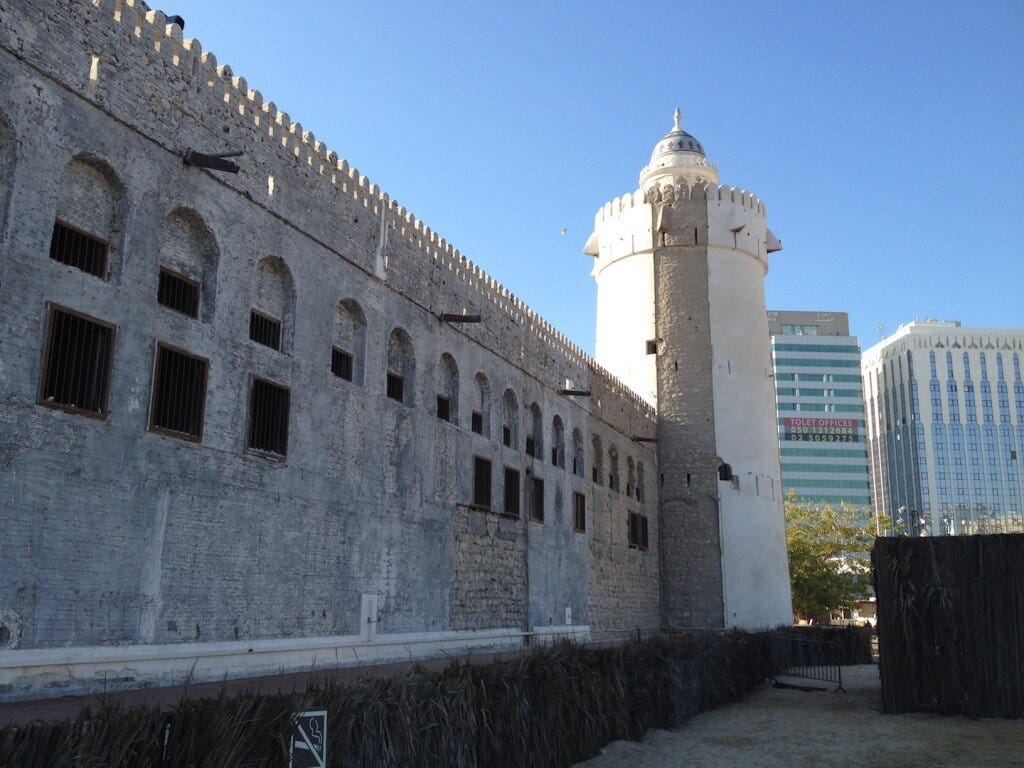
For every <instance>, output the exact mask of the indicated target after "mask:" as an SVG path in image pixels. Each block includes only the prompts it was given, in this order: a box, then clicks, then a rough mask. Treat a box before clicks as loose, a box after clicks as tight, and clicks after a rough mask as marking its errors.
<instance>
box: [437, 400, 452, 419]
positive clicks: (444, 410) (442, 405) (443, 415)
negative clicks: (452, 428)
mask: <svg viewBox="0 0 1024 768" xmlns="http://www.w3.org/2000/svg"><path fill="white" fill-rule="evenodd" d="M451 416H452V403H451V400H449V399H448V398H447V397H445V396H444V395H438V396H437V418H439V419H440V420H441V421H451Z"/></svg>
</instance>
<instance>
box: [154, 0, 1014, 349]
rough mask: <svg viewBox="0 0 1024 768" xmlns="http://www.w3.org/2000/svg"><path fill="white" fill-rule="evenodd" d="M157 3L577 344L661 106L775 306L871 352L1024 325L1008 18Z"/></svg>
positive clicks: (759, 6) (661, 5) (963, 7)
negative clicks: (923, 330) (750, 208)
mask: <svg viewBox="0 0 1024 768" xmlns="http://www.w3.org/2000/svg"><path fill="white" fill-rule="evenodd" d="M163 10H165V11H166V12H168V13H178V14H181V15H182V16H183V17H184V18H185V20H186V30H185V36H186V37H196V38H198V39H199V40H200V41H201V42H202V44H203V48H204V50H210V51H213V52H214V53H215V54H216V55H217V59H218V61H219V62H220V63H227V64H230V65H231V67H232V69H233V70H234V72H235V74H239V75H243V76H245V77H246V79H247V80H248V82H249V86H250V87H251V88H257V89H259V90H260V91H261V92H262V94H263V96H264V99H267V100H272V101H274V102H275V103H276V104H277V105H278V107H279V108H280V109H283V110H284V111H287V112H288V113H289V114H290V115H291V117H292V119H293V120H298V121H299V122H301V123H302V125H303V127H304V128H306V129H308V130H312V131H313V132H314V133H315V134H316V136H317V138H319V139H321V140H324V141H325V142H326V143H327V144H328V146H330V147H331V148H332V149H333V150H335V151H336V152H337V153H338V154H339V156H341V157H344V158H347V159H348V160H349V162H350V163H352V164H353V165H354V166H355V167H357V168H359V170H360V171H361V172H362V173H364V174H366V175H367V176H369V177H370V179H371V180H372V181H374V182H376V183H377V184H379V185H380V186H381V188H382V189H384V190H385V191H386V192H388V193H389V194H390V195H391V196H392V197H393V198H395V199H396V200H398V202H399V203H401V204H402V205H404V206H406V207H407V208H408V209H409V210H411V211H413V212H414V213H415V214H416V215H417V216H419V217H420V218H421V219H423V220H424V221H425V222H426V223H427V224H428V225H429V226H430V227H431V228H433V229H434V230H436V231H438V232H439V233H440V234H441V235H443V236H444V237H445V238H446V239H447V240H448V241H449V242H451V243H453V244H454V245H455V246H456V247H458V248H459V249H460V250H461V251H462V252H463V253H464V254H466V255H467V256H468V257H469V258H470V259H472V260H473V261H475V262H476V263H477V264H479V265H480V266H481V267H483V268H484V269H485V270H487V271H488V272H489V273H490V274H491V275H492V276H494V277H495V278H496V279H498V280H499V281H500V282H502V283H503V284H504V285H506V286H507V287H508V288H509V289H511V290H512V291H514V292H515V293H516V294H518V295H519V296H520V297H522V298H523V299H524V300H525V301H527V302H528V303H529V304H530V305H531V306H532V307H533V308H534V309H536V310H537V311H538V312H540V313H541V314H542V315H543V316H545V317H546V318H547V319H548V320H550V321H551V322H552V323H553V324H554V325H555V326H557V327H558V328H560V329H561V330H563V331H564V332H565V333H567V334H568V335H569V336H570V337H572V338H573V339H575V340H576V341H577V342H578V343H580V344H581V346H583V347H584V348H586V349H588V350H592V349H593V339H594V298H595V288H594V284H593V280H592V278H591V277H590V274H589V273H590V268H591V261H590V258H589V257H587V256H584V255H582V254H581V250H582V247H583V243H584V242H585V240H586V239H587V236H588V235H589V234H590V231H591V227H592V224H593V215H594V212H595V211H596V210H597V209H598V208H599V207H600V206H601V205H603V204H604V203H605V202H606V201H607V200H611V199H612V198H614V197H616V196H617V195H620V194H623V193H625V192H629V191H632V190H633V189H635V188H636V185H637V175H638V173H639V171H640V168H641V167H642V166H643V165H644V164H645V163H646V162H647V159H648V158H649V156H650V152H651V149H652V148H653V146H654V144H655V143H656V142H657V140H658V139H659V138H660V137H661V136H662V134H664V133H665V132H666V131H667V130H668V129H669V128H670V127H671V124H672V110H673V109H674V108H675V107H676V106H677V105H678V106H680V107H681V108H682V110H683V116H684V127H685V128H686V129H687V130H688V131H690V132H691V133H693V134H694V135H695V136H696V137H697V138H698V139H700V140H701V142H702V143H703V145H704V148H705V150H706V151H707V152H708V155H709V157H710V158H711V159H712V160H713V161H715V162H716V163H717V164H718V167H719V171H720V174H721V177H722V182H723V183H727V184H732V185H734V186H738V187H743V188H746V189H749V190H752V191H754V192H755V193H757V194H758V195H760V196H761V198H762V199H763V200H764V201H765V203H766V205H767V207H768V217H769V224H770V226H771V227H772V229H773V230H774V231H775V233H776V234H777V235H778V236H779V237H780V238H781V239H782V241H783V244H784V246H785V249H784V250H783V251H782V252H781V253H778V254H775V255H774V257H773V261H772V268H771V272H770V273H769V275H768V278H767V294H768V305H769V307H770V308H774V309H828V310H840V311H847V312H849V313H850V319H851V325H852V328H853V332H854V333H855V334H857V335H859V336H860V337H861V341H862V343H863V344H864V346H865V347H867V346H869V345H870V344H872V343H874V341H876V340H877V338H878V332H877V331H876V330H875V329H876V326H878V325H879V324H882V325H884V326H885V327H886V329H887V330H888V331H889V332H892V331H894V330H895V329H896V327H897V326H898V325H899V324H900V323H903V322H907V321H909V320H912V319H914V318H915V317H924V316H933V317H940V318H954V319H960V320H963V321H964V324H965V325H975V326H999V327H1024V301H1022V298H1021V293H1022V283H1024V259H1022V256H1024V226H1022V225H1024V221H1022V219H1024V216H1022V210H1024V153H1022V150H1021V145H1022V141H1024V54H1022V50H1024V6H1022V4H1021V3H1020V2H1008V3H996V2H974V3H970V4H966V3H946V2H920V3H911V2H907V3H892V2H883V3H872V2H860V3H842V4H840V3H820V2H807V3H799V2H786V3H782V2H779V3H774V2H735V3H730V2H715V3H711V2H704V3H693V2H644V3H641V2H636V3H630V2H606V1H605V0H600V1H599V2H590V3H582V2H533V1H532V0H530V1H528V2H502V3H493V2H479V1H478V2H462V1H461V0H454V1H449V2H441V3H406V2H389V3H369V2H358V3H353V2H317V1H315V0H313V1H311V2H305V3H291V2H281V1H280V0H276V1H275V2H269V0H248V1H247V2H227V1H224V2H217V1H215V0H175V3H174V6H173V8H172V7H166V8H164V9H163ZM563 228H566V229H567V230H568V233H567V234H566V235H565V236H562V235H561V234H560V232H561V230H562V229H563Z"/></svg>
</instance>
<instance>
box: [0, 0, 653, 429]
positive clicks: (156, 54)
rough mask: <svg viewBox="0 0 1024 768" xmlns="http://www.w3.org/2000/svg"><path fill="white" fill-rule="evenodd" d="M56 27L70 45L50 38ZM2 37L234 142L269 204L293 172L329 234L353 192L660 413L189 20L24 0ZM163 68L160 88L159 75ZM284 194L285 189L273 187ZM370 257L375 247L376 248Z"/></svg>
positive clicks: (153, 120)
mask: <svg viewBox="0 0 1024 768" xmlns="http://www.w3.org/2000/svg"><path fill="white" fill-rule="evenodd" d="M42 19H45V20H46V23H47V26H48V28H49V30H50V31H49V33H48V34H47V35H45V36H44V35H40V34H38V28H39V24H40V20H42ZM54 36H59V37H60V38H61V40H62V45H60V46H54V45H51V44H49V43H48V42H47V41H49V40H52V39H53V38H54ZM0 48H2V49H4V50H6V51H7V52H8V53H10V54H11V55H13V56H16V57H17V58H19V59H21V60H23V61H26V62H28V63H29V64H30V65H31V66H32V67H33V68H35V69H36V70H38V71H40V72H42V73H43V74H44V75H45V76H47V77H49V78H50V79H52V80H53V81H54V82H57V83H59V84H61V85H62V86H63V87H65V88H67V89H68V90H70V91H72V92H75V93H76V94H77V95H79V96H80V97H81V98H83V99H85V100H87V101H89V102H91V103H93V104H95V105H96V106H97V107H99V108H100V109H102V110H104V111H106V112H108V113H109V114H111V115H113V116H114V117H116V118H117V119H118V120H120V121H122V122H124V123H126V124H128V125H130V126H132V127H133V128H134V129H135V130H136V131H138V132H139V133H141V134H143V135H146V136H147V137H149V138H150V139H152V140H153V141H154V142H156V143H157V144H159V145H161V146H162V147H164V148H165V149H167V150H169V151H172V152H176V153H180V152H182V151H183V150H184V148H185V147H187V146H195V147H199V148H203V149H211V150H219V149H222V148H223V147H222V146H219V145H218V146H211V144H212V143H213V141H214V138H213V137H217V140H218V141H219V142H221V144H224V143H228V144H229V145H230V148H231V149H242V150H243V151H244V152H245V156H246V162H245V163H244V164H242V169H241V171H240V173H238V174H237V175H233V176H232V177H230V178H225V177H218V180H219V181H220V182H221V183H223V184H225V185H226V186H229V187H232V188H234V189H236V190H237V191H238V192H239V193H241V194H243V195H245V196H246V197H249V198H250V199H252V200H254V201H256V202H259V203H260V204H262V205H264V206H265V207H268V208H272V209H277V208H279V207H280V206H281V205H282V203H281V201H280V198H281V197H282V196H285V197H286V196H287V194H288V190H286V189H284V190H282V187H283V186H284V184H285V183H291V184H293V185H295V186H298V187H301V188H302V190H308V194H309V195H310V196H312V197H313V198H315V199H317V201H318V203H319V205H318V207H317V208H318V209H317V210H314V211H313V212H312V213H314V214H317V215H316V216H312V215H310V213H309V212H304V211H301V210H298V209H294V210H290V211H288V213H289V215H290V216H292V217H293V218H294V219H295V222H294V223H295V225H296V226H298V227H300V228H302V229H303V230H304V231H306V232H307V233H308V234H309V235H310V236H312V237H315V238H317V239H318V240H320V241H321V242H323V243H325V244H328V245H330V244H331V243H332V242H334V241H335V239H336V237H335V232H333V231H332V229H331V222H330V217H328V216H324V215H323V213H324V211H325V210H330V209H331V208H338V209H342V210H343V209H344V208H346V207H350V206H352V205H353V204H354V206H355V207H356V208H361V209H364V211H365V212H366V213H367V214H368V215H367V216H366V217H365V220H363V225H364V226H365V227H366V229H367V231H368V232H369V233H371V234H373V235H376V233H377V230H381V231H387V232H388V233H389V234H388V236H389V237H395V236H396V235H398V236H400V237H402V238H403V239H404V240H405V241H406V242H407V243H408V244H410V245H411V246H412V247H413V248H415V249H416V250H418V251H419V252H420V253H422V255H424V256H425V257H426V258H427V259H429V260H430V261H432V262H433V263H434V264H435V265H437V266H440V267H443V268H445V269H447V270H448V271H450V272H451V273H452V274H453V276H454V277H456V278H457V279H458V280H459V281H460V282H462V283H463V285H464V287H466V288H467V289H468V290H469V291H471V292H474V293H475V294H476V295H477V297H478V298H480V299H481V300H483V301H486V302H488V303H489V304H491V305H493V306H494V307H496V308H497V309H498V310H500V311H501V312H503V313H505V314H507V315H509V316H510V317H511V318H512V319H513V321H514V322H517V323H521V324H525V325H526V326H527V328H528V330H529V331H530V332H531V333H532V334H534V335H535V336H536V337H538V338H540V339H542V340H543V341H544V342H545V343H546V344H549V345H550V346H551V347H552V348H553V350H555V351H556V352H558V353H559V354H560V355H561V356H562V357H564V358H565V359H566V361H567V363H568V364H569V365H571V366H572V367H573V368H576V369H578V374H579V375H580V376H581V377H582V376H584V375H589V376H597V377H600V378H603V379H606V381H604V382H603V388H604V389H606V390H607V391H609V392H611V393H613V394H614V395H615V396H618V397H621V398H623V400H624V401H625V402H628V403H630V404H631V405H632V406H633V407H635V408H637V409H639V410H640V411H641V413H642V415H643V416H644V417H645V418H647V419H649V420H651V421H652V422H653V420H654V411H653V409H652V408H651V407H650V406H649V405H648V403H647V402H646V401H645V400H644V399H643V398H641V397H640V395H638V394H637V393H636V392H634V391H632V390H631V389H629V388H628V387H627V386H626V385H625V384H624V383H623V382H622V381H621V380H619V379H617V378H616V377H614V376H612V374H611V373H609V372H608V371H607V370H605V369H604V368H603V367H602V366H601V365H599V364H598V363H597V362H596V361H595V360H594V359H593V358H592V357H591V356H590V355H588V354H587V353H586V352H584V351H583V350H582V349H581V348H580V347H579V346H577V345H576V344H574V343H573V342H572V341H571V340H570V339H568V338H567V337H566V336H565V335H564V334H563V333H561V332H560V331H559V330H558V329H556V328H554V327H553V326H552V325H551V324H550V323H548V322H547V321H546V320H545V319H544V318H542V317H541V316H540V315H538V314H537V313H536V312H535V311H533V310H532V309H531V308H530V307H528V306H527V305H526V304H525V302H523V301H522V300H520V299H519V298H518V297H516V296H515V295H514V294H513V293H512V292H511V291H509V290H508V289H507V288H504V287H503V286H502V285H501V284H500V283H498V282H497V281H496V280H494V279H493V278H492V277H490V276H489V275H488V274H487V273H486V272H484V271H483V270H482V269H480V268H479V267H477V266H476V265H474V264H473V263H472V262H470V261H469V260H468V259H466V257H465V256H463V255H462V254H461V253H460V252H459V251H458V250H457V249H455V248H454V247H453V246H452V245H451V244H450V243H448V242H447V241H446V240H445V239H444V238H443V237H441V236H439V235H438V234H437V233H436V232H434V231H433V230H431V228H430V227H429V226H427V225H426V224H425V223H424V222H423V221H421V220H420V219H418V218H417V217H416V216H415V215H414V214H412V213H411V212H410V211H408V210H406V209H405V208H404V207H402V206H401V205H399V204H398V203H396V202H395V201H394V200H392V199H391V198H390V197H389V196H388V195H387V194H386V193H384V192H382V191H381V190H380V188H379V187H378V186H377V185H376V184H373V183H372V182H371V181H370V180H369V178H368V177H366V176H365V175H362V174H360V172H359V171H358V170H357V169H356V168H354V167H352V166H351V165H350V164H349V162H348V161H347V160H344V159H340V158H339V157H338V155H337V153H335V152H333V151H332V150H330V149H329V148H328V147H327V146H326V145H325V144H324V143H323V142H322V141H319V140H317V138H316V136H315V135H314V134H313V132H312V131H308V130H304V129H303V126H302V125H301V123H299V122H297V121H292V119H291V117H290V116H289V114H288V113H287V112H284V111H282V110H280V109H279V108H278V107H277V105H276V104H275V103H274V102H273V101H264V97H263V94H262V93H260V91H258V90H255V89H251V88H250V87H249V84H248V82H247V81H246V79H245V78H244V77H241V76H236V75H235V74H234V72H233V70H232V68H231V67H230V66H229V65H227V64H220V63H218V61H217V57H216V56H215V55H214V54H213V53H212V52H209V51H204V50H203V46H202V45H201V43H200V42H199V41H197V40H195V39H182V30H181V27H180V26H178V25H177V24H169V23H168V21H167V17H166V16H165V15H164V14H163V13H162V12H160V11H157V10H152V9H150V8H149V7H148V6H147V5H146V3H145V2H143V0H70V2H66V3H59V4H54V3H53V2H52V1H51V0H19V2H18V3H17V5H16V6H15V8H14V9H13V10H12V12H11V13H6V12H5V13H4V14H3V16H0ZM140 57H141V58H143V59H144V61H142V62H140V61H139V60H138V59H139V58H140ZM75 73H80V75H81V76H80V77H75V76H74V75H75ZM156 78H159V79H160V80H161V82H162V84H163V86H164V87H163V88H154V87H153V86H152V80H153V79H156ZM147 79H148V81H147ZM228 136H230V138H227V137H228ZM295 192H296V195H295V197H296V198H299V197H301V196H302V194H301V193H300V190H295ZM282 193H283V194H282ZM275 195H276V197H277V198H278V199H277V200H269V199H268V198H270V197H274V196H275ZM340 212H341V211H339V213H340ZM335 245H336V247H335V248H334V250H335V252H336V253H338V255H339V256H341V257H342V258H346V259H347V260H350V261H352V262H353V263H355V264H357V265H358V266H360V267H362V268H364V269H367V270H368V271H370V270H372V265H371V266H370V267H369V268H368V267H367V265H366V264H363V263H360V262H359V261H358V258H359V255H361V254H358V255H357V254H353V255H348V254H344V255H343V254H341V253H340V251H341V250H343V249H344V248H345V247H346V246H347V245H348V244H347V243H336V244H335ZM366 258H370V259H372V253H371V254H370V255H369V256H368V257H366Z"/></svg>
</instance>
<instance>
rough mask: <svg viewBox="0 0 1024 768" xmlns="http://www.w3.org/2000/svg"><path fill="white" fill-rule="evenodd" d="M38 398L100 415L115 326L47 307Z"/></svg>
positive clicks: (107, 386)
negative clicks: (44, 349)
mask: <svg viewBox="0 0 1024 768" xmlns="http://www.w3.org/2000/svg"><path fill="white" fill-rule="evenodd" d="M47 326H48V327H47V332H46V352H45V354H44V358H43V360H44V362H43V371H42V377H41V378H42V380H41V381H40V386H39V402H40V403H41V404H43V405H49V406H53V407H57V408H63V409H65V410H68V411H73V412H75V413H81V414H85V415H88V416H98V417H100V418H103V417H105V416H106V415H107V401H108V398H109V394H110V368H111V365H112V363H113V359H114V326H112V325H109V324H107V323H104V322H102V321H100V320H95V319H93V318H91V317H87V316H85V315H80V314H78V313H77V312H72V311H71V310H67V309H63V308H60V307H51V308H50V317H49V321H48V324H47Z"/></svg>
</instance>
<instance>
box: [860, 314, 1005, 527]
mask: <svg viewBox="0 0 1024 768" xmlns="http://www.w3.org/2000/svg"><path fill="white" fill-rule="evenodd" d="M1021 358H1024V330H1012V329H1005V328H962V327H961V326H960V323H959V322H957V321H944V322H940V321H936V320H925V321H915V322H912V323H909V324H908V325H904V326H901V327H900V329H899V330H898V331H896V333H894V334H893V335H892V336H889V337H888V338H886V339H884V340H883V341H880V342H879V343H878V344H875V345H874V346H873V347H871V349H869V350H867V351H866V352H865V353H864V360H863V368H862V370H863V374H864V396H865V402H866V404H867V416H868V418H867V423H868V449H869V452H870V461H871V474H872V481H873V484H874V486H873V496H874V499H875V505H876V508H877V509H878V511H880V512H885V513H887V514H889V515H891V516H892V517H893V518H895V519H896V520H898V521H902V522H903V524H904V525H905V526H906V531H907V532H908V533H910V534H915V535H928V534H931V535H939V534H959V533H992V532H1003V531H1020V530H1024V526H1022V519H1021V481H1020V474H1021V470H1022V469H1024V463H1022V460H1021V454H1022V449H1024V383H1022V382H1021Z"/></svg>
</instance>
